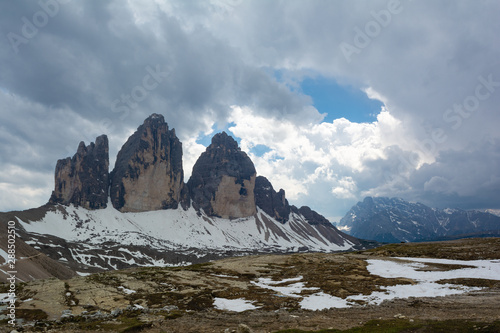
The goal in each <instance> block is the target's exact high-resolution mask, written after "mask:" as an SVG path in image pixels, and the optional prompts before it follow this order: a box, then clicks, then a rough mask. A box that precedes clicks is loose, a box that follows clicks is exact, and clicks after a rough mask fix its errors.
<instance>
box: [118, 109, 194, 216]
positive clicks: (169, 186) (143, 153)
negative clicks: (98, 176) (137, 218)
mask: <svg viewBox="0 0 500 333" xmlns="http://www.w3.org/2000/svg"><path fill="white" fill-rule="evenodd" d="M184 194H185V192H184V172H183V169H182V144H181V142H180V141H179V139H178V138H177V136H176V135H175V130H173V129H172V130H169V129H168V124H167V123H166V122H165V119H164V118H163V116H162V115H158V114H153V115H151V116H150V117H149V118H147V119H146V120H145V121H144V124H142V125H141V126H139V128H138V129H137V131H136V132H135V133H134V134H133V135H132V136H131V137H130V138H129V139H128V140H127V142H126V143H125V144H124V145H123V147H122V148H121V150H120V152H119V153H118V156H117V159H116V166H115V168H114V170H113V172H112V173H111V184H110V196H111V202H112V203H113V207H115V208H116V209H118V210H120V211H122V212H142V211H150V210H158V209H167V208H177V206H178V204H179V203H180V202H181V200H182V198H183V195H184Z"/></svg>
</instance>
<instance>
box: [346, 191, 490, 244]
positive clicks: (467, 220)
mask: <svg viewBox="0 0 500 333" xmlns="http://www.w3.org/2000/svg"><path fill="white" fill-rule="evenodd" d="M337 227H338V228H339V229H340V230H343V231H345V232H346V233H348V234H350V235H351V236H354V237H357V238H361V239H370V240H376V241H379V242H388V243H396V242H414V241H423V240H438V239H451V238H461V237H467V236H488V235H491V236H498V235H500V217H499V216H497V215H494V214H491V213H489V212H481V211H477V210H461V209H450V208H448V209H436V208H431V207H428V206H426V205H423V204H421V203H411V202H408V201H405V200H403V199H400V198H386V197H366V198H365V199H364V200H363V201H361V202H358V203H357V204H356V205H354V206H353V207H352V208H351V210H350V211H349V212H347V214H346V215H345V216H344V217H343V218H342V219H341V220H340V222H339V223H338V224H337Z"/></svg>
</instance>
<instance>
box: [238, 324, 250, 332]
mask: <svg viewBox="0 0 500 333" xmlns="http://www.w3.org/2000/svg"><path fill="white" fill-rule="evenodd" d="M236 333H253V331H252V329H251V328H250V327H248V326H247V325H245V324H239V325H238V329H237V330H236Z"/></svg>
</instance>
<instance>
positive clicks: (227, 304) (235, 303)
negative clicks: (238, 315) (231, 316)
mask: <svg viewBox="0 0 500 333" xmlns="http://www.w3.org/2000/svg"><path fill="white" fill-rule="evenodd" d="M252 303H253V302H251V301H247V300H245V299H242V298H238V299H226V298H219V297H216V298H215V299H214V307H215V308H216V309H219V310H226V311H234V312H243V311H247V310H255V309H257V307H256V306H255V305H253V304H252Z"/></svg>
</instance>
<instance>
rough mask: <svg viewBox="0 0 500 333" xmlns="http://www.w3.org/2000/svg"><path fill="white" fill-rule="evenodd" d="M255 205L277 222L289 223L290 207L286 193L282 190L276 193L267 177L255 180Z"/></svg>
mask: <svg viewBox="0 0 500 333" xmlns="http://www.w3.org/2000/svg"><path fill="white" fill-rule="evenodd" d="M255 204H256V205H257V206H258V207H260V208H261V209H262V210H263V211H264V212H266V214H268V215H269V216H271V217H274V218H275V219H276V220H277V221H279V222H281V223H285V222H287V221H288V218H289V215H290V205H289V204H288V200H286V198H285V191H284V190H283V189H280V190H279V192H276V191H275V190H274V188H273V185H271V182H270V181H269V180H268V179H267V178H266V177H263V176H258V177H257V178H256V179H255Z"/></svg>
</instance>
